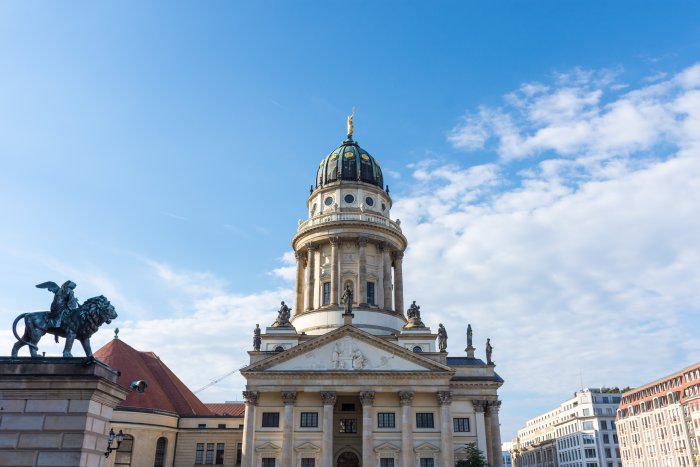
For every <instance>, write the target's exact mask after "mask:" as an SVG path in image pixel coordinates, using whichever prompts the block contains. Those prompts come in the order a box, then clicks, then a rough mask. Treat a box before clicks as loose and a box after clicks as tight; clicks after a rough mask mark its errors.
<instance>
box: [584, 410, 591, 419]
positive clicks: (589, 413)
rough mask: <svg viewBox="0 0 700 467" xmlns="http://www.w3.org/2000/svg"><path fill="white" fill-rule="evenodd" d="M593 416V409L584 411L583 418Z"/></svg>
mask: <svg viewBox="0 0 700 467" xmlns="http://www.w3.org/2000/svg"><path fill="white" fill-rule="evenodd" d="M589 415H591V409H583V416H584V417H588V416H589Z"/></svg>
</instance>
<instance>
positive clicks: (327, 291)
mask: <svg viewBox="0 0 700 467" xmlns="http://www.w3.org/2000/svg"><path fill="white" fill-rule="evenodd" d="M330 303H331V283H330V282H324V283H323V304H324V305H330Z"/></svg>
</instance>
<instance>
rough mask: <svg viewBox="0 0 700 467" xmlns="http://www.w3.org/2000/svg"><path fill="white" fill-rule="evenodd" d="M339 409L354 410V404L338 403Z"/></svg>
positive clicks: (343, 410) (342, 410)
mask: <svg viewBox="0 0 700 467" xmlns="http://www.w3.org/2000/svg"><path fill="white" fill-rule="evenodd" d="M340 411H341V412H354V411H355V404H340Z"/></svg>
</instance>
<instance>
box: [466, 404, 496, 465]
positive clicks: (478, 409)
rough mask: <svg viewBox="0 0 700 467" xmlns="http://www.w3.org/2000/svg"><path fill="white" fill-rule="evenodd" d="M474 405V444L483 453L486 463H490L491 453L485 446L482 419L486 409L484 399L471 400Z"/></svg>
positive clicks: (484, 424) (484, 429)
mask: <svg viewBox="0 0 700 467" xmlns="http://www.w3.org/2000/svg"><path fill="white" fill-rule="evenodd" d="M471 402H472V405H473V406H474V412H475V415H476V445H477V447H478V448H479V450H480V451H481V452H482V453H483V454H484V457H485V458H486V462H487V463H489V464H490V463H491V453H490V452H489V450H488V448H487V447H486V446H487V445H486V423H485V421H484V411H485V410H486V401H481V400H473V401H471Z"/></svg>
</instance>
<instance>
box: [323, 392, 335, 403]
mask: <svg viewBox="0 0 700 467" xmlns="http://www.w3.org/2000/svg"><path fill="white" fill-rule="evenodd" d="M320 394H321V400H322V401H323V405H335V401H336V394H335V392H331V391H322V392H321V393H320Z"/></svg>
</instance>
